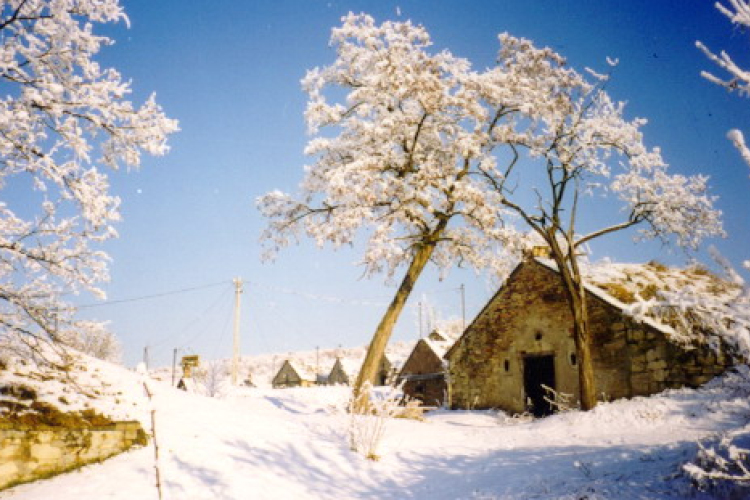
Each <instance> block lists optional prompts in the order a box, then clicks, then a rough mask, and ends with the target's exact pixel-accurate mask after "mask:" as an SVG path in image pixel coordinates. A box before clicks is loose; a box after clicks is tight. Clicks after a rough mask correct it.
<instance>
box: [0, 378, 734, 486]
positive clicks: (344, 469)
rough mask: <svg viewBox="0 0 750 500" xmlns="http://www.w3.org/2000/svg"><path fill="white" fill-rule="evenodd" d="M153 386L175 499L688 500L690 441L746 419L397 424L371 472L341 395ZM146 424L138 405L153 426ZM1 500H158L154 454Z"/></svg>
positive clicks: (714, 392) (706, 393)
mask: <svg viewBox="0 0 750 500" xmlns="http://www.w3.org/2000/svg"><path fill="white" fill-rule="evenodd" d="M151 387H152V389H153V391H154V400H153V404H154V407H155V408H156V418H157V422H156V425H157V427H156V431H157V438H158V442H159V446H160V450H159V451H160V454H161V457H160V467H161V474H162V482H163V490H164V497H165V498H166V499H169V500H176V499H179V500H183V499H188V500H193V499H195V500H199V499H287V498H295V499H296V498H311V499H342V498H378V499H406V498H408V499H412V498H413V499H419V498H424V499H427V498H429V499H457V498H485V499H488V498H519V499H520V498H576V497H577V496H580V495H588V497H589V498H680V497H681V496H682V494H681V492H680V491H679V485H680V482H679V481H675V480H673V479H671V478H673V477H674V476H675V474H676V473H678V472H679V464H680V463H681V462H683V461H685V460H686V459H688V458H690V456H691V454H692V453H694V450H695V445H694V444H693V442H694V441H695V439H697V438H700V437H703V436H706V435H709V434H711V433H712V432H715V431H718V430H721V429H722V428H725V427H727V426H730V425H732V424H735V425H736V422H737V420H738V418H740V417H741V415H747V412H748V406H747V405H748V403H747V400H746V398H742V397H740V396H738V397H737V398H735V399H732V398H731V397H730V398H728V399H727V397H726V394H725V393H724V392H722V389H720V388H715V389H711V390H703V391H674V392H672V393H669V394H666V395H662V396H658V397H655V398H650V399H636V400H633V401H620V402H615V403H611V404H607V405H601V406H600V407H598V408H597V409H596V410H595V411H593V412H589V413H577V412H573V413H568V414H562V415H557V416H554V417H550V418H547V419H544V420H542V421H536V422H525V423H524V422H521V423H519V422H511V421H508V420H507V419H504V418H503V417H502V415H500V416H499V415H498V414H496V413H493V412H437V413H434V414H432V415H430V416H429V417H428V418H427V420H426V421H425V422H418V421H413V420H401V419H397V420H393V421H390V422H389V423H388V428H387V433H386V437H385V439H384V442H383V445H382V447H381V449H380V453H381V455H382V458H381V460H379V461H377V462H373V461H368V460H365V459H364V458H362V457H361V456H359V455H357V454H355V453H353V452H351V451H350V450H349V449H348V446H347V442H346V438H345V434H346V425H347V422H348V418H347V416H346V414H345V413H344V412H343V411H342V410H341V409H342V406H343V402H344V400H345V398H346V389H344V388H335V387H334V388H316V389H286V390H271V389H246V390H244V391H242V392H237V393H235V394H234V395H232V396H231V397H228V398H225V399H213V398H207V397H203V396H199V395H194V394H186V393H183V392H181V391H177V390H174V389H172V388H171V387H169V386H168V385H163V384H159V383H151ZM133 397H134V396H133ZM139 397H143V396H139ZM717 398H721V400H722V403H721V404H718V403H716V402H715V401H714V399H717ZM147 415H148V412H147V411H145V405H142V417H141V418H142V419H144V420H146V422H145V423H146V424H147V423H148V421H147V418H146V417H147ZM0 498H2V499H7V500H11V499H13V500H28V499H47V498H54V499H56V500H73V499H75V500H87V499H91V500H94V499H96V500H100V499H123V500H125V499H127V500H133V499H139V500H140V499H156V498H157V491H156V488H155V474H154V449H153V447H152V446H149V447H147V448H144V449H140V450H135V451H132V452H129V453H126V454H124V455H121V456H119V457H116V458H113V459H111V460H108V461H107V462H105V463H103V464H99V465H93V466H89V467H86V468H84V469H82V470H80V471H76V472H73V473H69V474H64V475H62V476H58V477H56V478H53V479H51V480H47V481H41V482H37V483H35V484H28V485H22V486H19V487H16V488H13V489H11V490H8V491H6V492H2V493H0Z"/></svg>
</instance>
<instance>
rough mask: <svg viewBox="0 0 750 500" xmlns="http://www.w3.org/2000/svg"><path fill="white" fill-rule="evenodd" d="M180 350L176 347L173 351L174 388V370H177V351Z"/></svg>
mask: <svg viewBox="0 0 750 500" xmlns="http://www.w3.org/2000/svg"><path fill="white" fill-rule="evenodd" d="M178 350H179V349H178V348H177V347H175V348H174V350H173V351H172V387H174V370H175V365H177V351H178Z"/></svg>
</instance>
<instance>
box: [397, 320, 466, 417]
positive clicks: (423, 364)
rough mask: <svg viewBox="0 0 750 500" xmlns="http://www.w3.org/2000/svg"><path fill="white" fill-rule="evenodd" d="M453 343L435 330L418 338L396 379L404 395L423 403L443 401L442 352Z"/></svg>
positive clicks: (444, 390) (443, 366) (440, 404)
mask: <svg viewBox="0 0 750 500" xmlns="http://www.w3.org/2000/svg"><path fill="white" fill-rule="evenodd" d="M452 344H453V340H452V339H450V338H447V337H446V336H445V335H444V334H441V333H440V332H438V331H437V330H436V331H433V332H432V333H430V334H429V335H428V336H427V338H424V339H419V341H417V343H416V345H415V346H414V349H413V350H412V352H411V354H409V357H408V358H407V359H406V362H404V365H403V366H402V367H401V371H400V372H399V374H398V378H397V379H396V383H397V384H401V383H403V387H402V389H403V391H404V394H405V395H406V396H409V397H410V398H413V399H417V400H419V401H421V402H422V404H423V405H425V406H442V405H443V402H444V401H445V399H446V393H447V390H448V386H447V383H446V377H445V375H446V366H445V364H444V362H443V356H444V355H445V353H446V351H447V350H448V348H449V347H450V346H451V345H452Z"/></svg>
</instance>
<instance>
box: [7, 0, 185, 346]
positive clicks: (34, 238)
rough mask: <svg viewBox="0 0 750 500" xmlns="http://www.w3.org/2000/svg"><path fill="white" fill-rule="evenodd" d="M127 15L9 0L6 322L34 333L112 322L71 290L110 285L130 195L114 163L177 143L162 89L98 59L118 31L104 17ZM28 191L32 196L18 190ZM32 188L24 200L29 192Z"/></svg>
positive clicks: (114, 5) (70, 1) (77, 4)
mask: <svg viewBox="0 0 750 500" xmlns="http://www.w3.org/2000/svg"><path fill="white" fill-rule="evenodd" d="M114 22H125V23H127V22H128V19H127V17H126V15H125V13H124V11H123V9H122V7H121V6H120V5H118V2H117V0H7V1H5V2H3V5H2V10H1V11H0V90H1V92H0V189H2V190H3V195H4V196H3V197H2V199H0V325H1V328H2V330H1V331H0V335H2V336H16V337H18V338H22V339H24V340H25V341H27V342H32V341H35V340H41V339H53V340H63V341H64V340H65V339H66V338H68V339H71V338H72V337H74V336H76V335H78V334H79V333H80V332H81V331H82V329H89V328H93V330H91V331H92V332H95V331H96V329H98V328H101V325H91V324H89V323H87V322H82V321H77V320H75V319H74V308H72V307H70V306H68V305H66V304H65V303H64V302H63V301H62V300H61V296H62V295H63V294H68V293H79V292H81V291H84V290H86V291H89V292H93V293H94V294H97V295H100V296H101V295H102V292H101V290H100V289H99V288H98V284H99V283H101V282H102V281H104V280H106V279H107V277H108V274H107V265H106V264H107V260H108V258H107V255H106V254H105V253H104V252H103V251H101V250H97V249H96V248H95V246H96V244H98V243H100V242H102V241H104V240H107V239H109V238H112V237H115V236H116V232H115V229H114V228H113V226H112V224H113V223H114V222H116V221H117V220H118V219H119V214H118V205H119V199H118V198H117V197H115V196H112V195H111V194H109V185H108V179H107V174H106V173H105V171H104V170H106V169H113V170H116V169H118V168H120V167H127V168H135V167H138V166H139V164H140V161H141V154H142V153H143V152H145V153H148V154H152V155H162V154H164V153H166V152H167V149H168V148H167V145H166V138H167V136H168V135H169V134H170V133H173V132H175V131H176V130H178V126H177V122H176V121H175V120H172V119H169V118H167V117H166V116H165V114H164V113H163V112H162V110H161V108H160V107H159V105H157V104H156V101H155V99H154V96H151V97H150V98H149V99H148V100H147V101H146V102H145V103H144V104H142V105H141V106H136V105H134V104H133V103H132V102H130V101H128V100H127V99H126V97H127V95H128V94H129V93H130V92H131V89H130V83H129V82H127V81H123V78H122V76H121V75H120V74H119V73H118V72H117V71H116V70H114V69H112V68H102V67H100V66H99V64H98V63H97V62H96V61H95V60H94V57H95V56H96V55H97V53H98V52H99V51H100V49H101V48H102V47H104V46H106V45H109V44H111V43H113V42H112V40H110V39H109V38H107V37H104V36H99V35H96V34H94V26H95V24H96V23H114ZM20 191H23V192H24V193H25V194H24V196H23V197H21V196H19V192H20ZM19 199H20V200H22V201H21V202H19V201H18V200H19Z"/></svg>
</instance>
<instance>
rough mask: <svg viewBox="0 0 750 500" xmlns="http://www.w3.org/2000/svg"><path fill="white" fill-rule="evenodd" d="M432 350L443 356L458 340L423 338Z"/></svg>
mask: <svg viewBox="0 0 750 500" xmlns="http://www.w3.org/2000/svg"><path fill="white" fill-rule="evenodd" d="M422 340H423V341H424V343H425V344H427V346H428V347H429V348H430V349H432V351H433V352H434V353H435V354H437V357H438V358H442V357H443V356H444V355H445V353H446V352H448V349H450V348H451V346H452V345H453V344H454V343H455V342H456V339H454V338H450V339H447V340H432V339H430V338H429V337H428V338H424V339H422Z"/></svg>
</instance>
